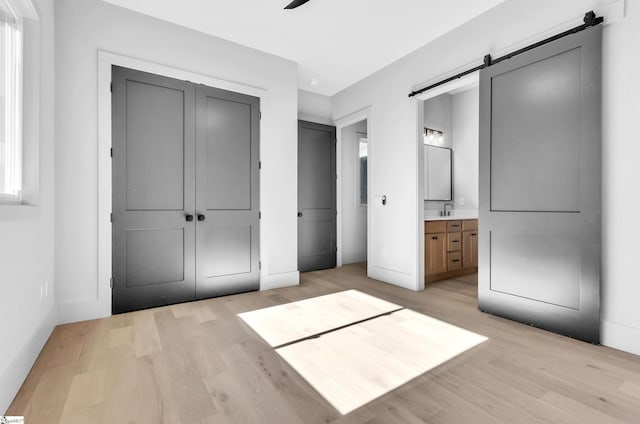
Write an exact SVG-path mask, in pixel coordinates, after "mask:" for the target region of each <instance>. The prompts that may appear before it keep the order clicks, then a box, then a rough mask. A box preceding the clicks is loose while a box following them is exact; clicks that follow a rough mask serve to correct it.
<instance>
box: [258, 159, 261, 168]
mask: <svg viewBox="0 0 640 424" xmlns="http://www.w3.org/2000/svg"><path fill="white" fill-rule="evenodd" d="M258 169H262V161H258Z"/></svg>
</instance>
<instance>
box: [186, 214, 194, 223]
mask: <svg viewBox="0 0 640 424" xmlns="http://www.w3.org/2000/svg"><path fill="white" fill-rule="evenodd" d="M184 218H185V219H186V220H187V222H191V221H193V215H187V216H185V217H184Z"/></svg>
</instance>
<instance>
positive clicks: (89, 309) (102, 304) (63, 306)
mask: <svg viewBox="0 0 640 424" xmlns="http://www.w3.org/2000/svg"><path fill="white" fill-rule="evenodd" d="M110 316H111V301H110V299H109V300H108V301H99V300H90V301H84V302H67V303H59V304H58V324H68V323H70V322H79V321H86V320H90V319H98V318H106V317H110Z"/></svg>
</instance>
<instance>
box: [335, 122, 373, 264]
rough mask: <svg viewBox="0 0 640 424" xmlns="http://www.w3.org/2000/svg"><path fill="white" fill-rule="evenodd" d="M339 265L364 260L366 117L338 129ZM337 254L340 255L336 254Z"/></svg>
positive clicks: (366, 204) (366, 207)
mask: <svg viewBox="0 0 640 424" xmlns="http://www.w3.org/2000/svg"><path fill="white" fill-rule="evenodd" d="M340 136H341V137H340V140H341V143H340V147H339V149H340V153H341V159H342V161H341V162H342V171H341V176H342V178H341V180H340V182H339V184H340V186H341V188H342V190H341V193H340V194H339V195H340V196H341V205H342V209H341V211H342V214H341V217H342V220H341V221H342V231H341V232H342V238H341V239H342V251H341V252H339V256H340V257H341V259H342V264H344V265H346V264H355V263H366V261H367V209H368V192H369V190H368V186H369V184H368V174H369V172H368V170H369V138H368V132H367V119H363V120H361V121H358V122H355V123H353V124H350V125H347V126H344V127H342V128H341V129H340ZM340 253H341V254H340Z"/></svg>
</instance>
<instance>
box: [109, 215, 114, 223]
mask: <svg viewBox="0 0 640 424" xmlns="http://www.w3.org/2000/svg"><path fill="white" fill-rule="evenodd" d="M109 222H113V214H112V213H110V214H109Z"/></svg>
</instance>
